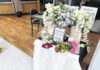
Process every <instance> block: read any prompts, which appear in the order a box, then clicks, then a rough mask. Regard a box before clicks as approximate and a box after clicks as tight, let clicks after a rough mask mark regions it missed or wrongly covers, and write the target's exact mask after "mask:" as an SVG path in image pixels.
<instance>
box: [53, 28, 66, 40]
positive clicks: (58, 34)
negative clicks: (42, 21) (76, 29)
mask: <svg viewBox="0 0 100 70" xmlns="http://www.w3.org/2000/svg"><path fill="white" fill-rule="evenodd" d="M65 32H66V29H63V28H57V27H56V28H55V32H54V38H53V40H54V41H63V40H64V35H65Z"/></svg>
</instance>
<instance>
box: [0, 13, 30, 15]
mask: <svg viewBox="0 0 100 70" xmlns="http://www.w3.org/2000/svg"><path fill="white" fill-rule="evenodd" d="M29 14H30V13H22V15H29ZM13 15H16V14H0V16H13Z"/></svg>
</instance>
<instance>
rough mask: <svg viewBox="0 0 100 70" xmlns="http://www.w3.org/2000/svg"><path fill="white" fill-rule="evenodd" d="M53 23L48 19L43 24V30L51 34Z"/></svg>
mask: <svg viewBox="0 0 100 70" xmlns="http://www.w3.org/2000/svg"><path fill="white" fill-rule="evenodd" d="M54 28H55V24H54V23H53V22H52V21H48V22H47V24H46V25H45V30H46V31H47V32H48V33H49V34H50V35H53V33H54Z"/></svg>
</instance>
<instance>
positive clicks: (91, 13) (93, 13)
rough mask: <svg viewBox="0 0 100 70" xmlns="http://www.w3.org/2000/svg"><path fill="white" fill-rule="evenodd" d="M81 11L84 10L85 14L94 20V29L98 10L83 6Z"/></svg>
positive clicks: (92, 22) (92, 21)
mask: <svg viewBox="0 0 100 70" xmlns="http://www.w3.org/2000/svg"><path fill="white" fill-rule="evenodd" d="M81 10H83V11H84V12H85V13H87V14H88V15H89V17H91V18H92V20H91V28H92V26H93V24H94V21H95V17H96V14H97V10H98V8H96V7H86V6H82V7H81Z"/></svg>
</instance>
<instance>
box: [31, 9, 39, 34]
mask: <svg viewBox="0 0 100 70" xmlns="http://www.w3.org/2000/svg"><path fill="white" fill-rule="evenodd" d="M36 14H38V12H37V10H36V9H31V10H30V19H31V26H32V28H31V30H32V32H31V34H32V36H33V24H37V29H38V32H39V25H40V24H41V20H40V19H38V18H35V15H36ZM33 20H34V21H33Z"/></svg>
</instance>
